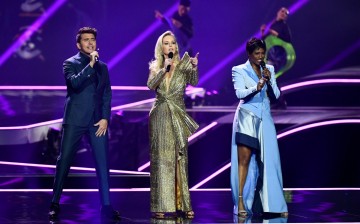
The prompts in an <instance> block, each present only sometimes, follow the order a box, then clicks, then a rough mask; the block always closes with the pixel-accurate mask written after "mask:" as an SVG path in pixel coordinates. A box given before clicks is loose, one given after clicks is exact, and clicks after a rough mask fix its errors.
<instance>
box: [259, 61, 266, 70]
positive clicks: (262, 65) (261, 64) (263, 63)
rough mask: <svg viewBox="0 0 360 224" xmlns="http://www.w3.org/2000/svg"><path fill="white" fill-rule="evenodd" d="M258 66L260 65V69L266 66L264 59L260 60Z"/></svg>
mask: <svg viewBox="0 0 360 224" xmlns="http://www.w3.org/2000/svg"><path fill="white" fill-rule="evenodd" d="M260 66H261V68H262V69H264V68H266V66H265V62H264V61H260Z"/></svg>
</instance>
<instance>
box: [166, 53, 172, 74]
mask: <svg viewBox="0 0 360 224" xmlns="http://www.w3.org/2000/svg"><path fill="white" fill-rule="evenodd" d="M168 57H169V58H170V59H172V58H173V57H174V53H173V52H171V51H170V52H169V55H168ZM170 67H171V65H168V66H167V67H166V72H169V71H170Z"/></svg>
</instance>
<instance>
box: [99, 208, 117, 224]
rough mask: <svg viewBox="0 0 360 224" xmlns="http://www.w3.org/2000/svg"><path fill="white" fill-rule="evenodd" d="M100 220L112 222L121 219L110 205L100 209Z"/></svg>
mask: <svg viewBox="0 0 360 224" xmlns="http://www.w3.org/2000/svg"><path fill="white" fill-rule="evenodd" d="M101 218H102V219H107V220H114V221H118V220H120V219H121V217H120V213H119V212H118V211H116V210H114V209H113V207H112V206H111V205H104V206H102V207H101Z"/></svg>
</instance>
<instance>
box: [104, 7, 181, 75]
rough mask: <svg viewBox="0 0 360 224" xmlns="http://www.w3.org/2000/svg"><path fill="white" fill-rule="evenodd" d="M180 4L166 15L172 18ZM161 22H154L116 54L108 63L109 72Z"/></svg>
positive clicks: (171, 8)
mask: <svg viewBox="0 0 360 224" xmlns="http://www.w3.org/2000/svg"><path fill="white" fill-rule="evenodd" d="M177 7H178V3H176V4H174V5H173V6H171V7H170V9H168V10H167V11H166V12H165V13H164V15H165V16H170V15H171V14H172V13H173V12H174V11H176V9H177ZM161 24H162V22H161V21H158V20H157V21H155V22H153V23H152V24H151V25H150V26H149V27H148V28H147V29H146V30H145V31H144V32H142V33H141V34H140V35H138V37H137V38H135V40H133V41H132V42H131V43H129V44H128V45H127V46H126V47H125V48H124V49H122V50H121V51H120V52H119V53H118V54H116V55H115V56H114V57H113V58H112V59H111V60H110V61H109V63H108V67H109V70H111V69H112V68H113V67H114V66H115V65H116V64H117V63H119V62H120V61H121V60H122V59H123V58H124V57H125V56H126V55H128V54H129V53H130V52H131V51H132V50H134V48H135V47H137V46H138V45H139V44H140V43H141V42H142V41H143V40H145V39H146V38H147V37H148V36H149V35H150V34H151V33H152V32H154V30H156V29H157V28H159V27H160V26H161Z"/></svg>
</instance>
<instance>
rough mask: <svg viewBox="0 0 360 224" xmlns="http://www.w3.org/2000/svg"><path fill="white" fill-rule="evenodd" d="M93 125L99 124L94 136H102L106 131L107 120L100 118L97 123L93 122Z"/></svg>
mask: <svg viewBox="0 0 360 224" xmlns="http://www.w3.org/2000/svg"><path fill="white" fill-rule="evenodd" d="M94 126H99V128H98V130H97V131H96V133H95V135H96V137H101V136H104V135H105V134H106V131H107V127H108V121H107V120H106V119H101V120H100V121H99V122H98V123H96V124H94Z"/></svg>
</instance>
